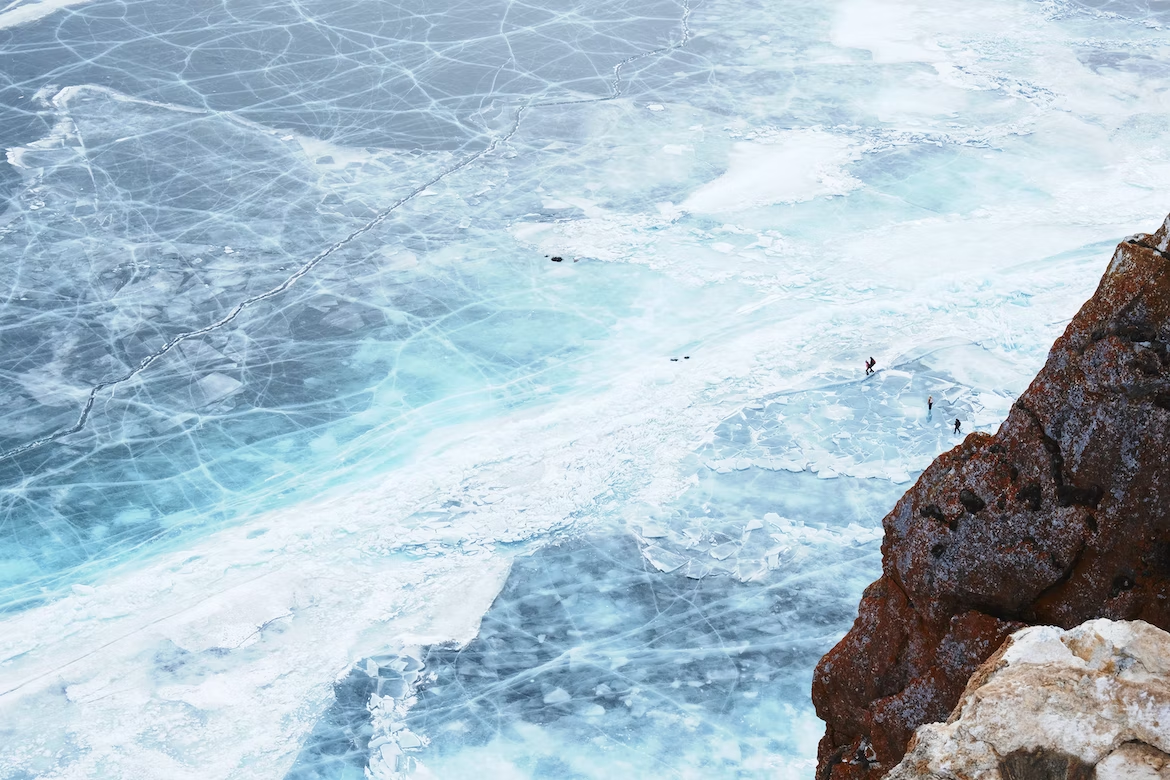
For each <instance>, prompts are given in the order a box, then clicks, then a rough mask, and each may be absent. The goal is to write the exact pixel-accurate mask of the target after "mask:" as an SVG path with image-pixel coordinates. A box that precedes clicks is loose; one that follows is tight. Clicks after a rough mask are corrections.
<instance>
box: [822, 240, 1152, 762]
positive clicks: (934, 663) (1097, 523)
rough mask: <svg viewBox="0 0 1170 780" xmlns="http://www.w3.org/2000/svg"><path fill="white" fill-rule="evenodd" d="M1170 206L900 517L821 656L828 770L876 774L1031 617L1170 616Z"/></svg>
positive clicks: (1062, 622)
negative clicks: (853, 614) (851, 615)
mask: <svg viewBox="0 0 1170 780" xmlns="http://www.w3.org/2000/svg"><path fill="white" fill-rule="evenodd" d="M1168 245H1170V217H1168V218H1167V220H1166V223H1164V224H1163V225H1162V227H1161V228H1160V229H1159V230H1158V232H1157V233H1155V234H1153V235H1140V236H1136V237H1134V238H1132V239H1129V240H1127V241H1126V242H1124V243H1122V244H1121V245H1120V246H1118V248H1117V251H1116V253H1115V254H1114V256H1113V260H1112V262H1111V263H1110V264H1109V268H1108V269H1107V270H1106V271H1105V276H1104V277H1103V278H1102V280H1101V284H1100V286H1099V287H1098V288H1097V292H1096V293H1095V294H1094V295H1093V297H1092V298H1091V299H1090V300H1089V301H1088V302H1087V303H1085V305H1084V306H1082V307H1081V310H1080V311H1079V312H1078V313H1077V315H1076V317H1074V318H1073V320H1072V322H1071V323H1069V326H1068V328H1067V329H1066V330H1065V332H1064V335H1062V336H1061V337H1060V338H1059V339H1057V341H1056V343H1055V344H1054V345H1053V346H1052V351H1051V352H1050V353H1049V355H1048V361H1047V363H1046V364H1045V365H1044V368H1043V369H1042V370H1041V371H1040V373H1039V374H1038V375H1037V377H1036V378H1035V379H1034V380H1033V381H1032V384H1031V386H1029V388H1028V389H1027V391H1025V392H1024V394H1023V395H1022V396H1020V398H1019V400H1017V401H1016V403H1015V405H1014V406H1013V407H1012V410H1011V413H1010V414H1009V415H1008V418H1007V419H1006V420H1005V421H1004V423H1003V425H1002V426H1000V429H999V432H998V433H996V434H995V435H994V436H989V435H987V434H984V433H973V434H971V435H970V436H968V437H967V438H966V440H965V441H964V442H963V443H962V444H960V445H959V446H958V447H956V448H955V449H953V450H951V451H950V452H947V453H944V454H943V455H940V456H939V457H938V458H937V459H936V460H935V461H934V463H932V464H931V465H930V467H929V468H927V469H926V471H924V472H923V474H922V476H921V477H920V478H919V479H918V482H917V483H916V484H915V485H914V487H913V488H911V489H910V491H909V492H907V493H906V495H904V496H903V497H902V498H901V500H900V501H898V504H897V505H896V506H895V507H894V510H893V511H892V512H890V514H889V515H887V516H886V518H885V520H884V521H883V524H884V526H885V540H884V542H883V543H882V572H883V573H882V577H881V579H879V580H878V581H877V582H875V583H874V584H872V585H871V586H870V587H869V588H868V589H867V590H866V592H865V595H864V596H863V598H862V601H861V606H860V614H859V615H858V618H857V621H856V622H855V623H854V625H853V628H852V630H850V632H849V633H848V634H847V635H846V636H845V638H844V639H842V640H841V642H840V643H839V644H838V645H837V646H836V647H835V648H833V649H832V650H831V651H830V652H829V653H828V655H826V656H825V657H824V658H822V659H821V662H820V664H819V665H818V666H817V670H816V673H815V676H814V678H813V690H812V693H813V703H814V704H815V705H816V708H817V714H818V715H820V717H821V718H823V719H824V720H825V722H826V723H827V725H828V728H827V730H826V733H825V737H824V739H822V740H821V744H820V751H819V761H820V765H819V769H818V780H854V779H857V780H860V779H861V778H865V779H866V780H876V778H878V777H881V776H882V775H884V774H885V773H886V772H888V771H890V769H892V768H893V767H894V765H895V764H897V763H898V761H899V760H900V759H901V758H902V755H903V754H904V753H905V751H906V744H907V742H908V741H909V739H910V737H911V735H912V734H913V733H914V729H916V728H917V727H918V726H920V725H921V724H923V723H930V722H934V721H943V720H946V719H947V716H948V714H949V713H950V712H951V710H952V709H953V708H954V706H955V705H956V704H957V703H958V701H959V697H960V695H961V694H962V692H963V689H964V687H965V686H966V684H967V679H968V678H969V677H970V676H971V674H972V673H973V672H974V671H975V670H976V668H978V666H979V665H980V664H981V663H982V662H983V661H985V660H986V659H987V658H988V657H989V656H990V655H991V654H992V653H993V652H994V651H995V650H996V648H997V647H998V646H999V645H1000V644H1001V643H1002V642H1003V640H1004V639H1005V638H1006V637H1007V635H1008V634H1010V633H1012V632H1013V631H1015V630H1016V629H1018V628H1020V627H1022V626H1023V625H1025V624H1035V623H1044V624H1053V625H1057V626H1061V627H1063V628H1072V627H1073V626H1076V625H1078V624H1080V623H1082V622H1084V621H1086V620H1090V619H1092V618H1100V617H1106V618H1111V619H1114V620H1136V619H1140V620H1145V621H1146V622H1148V623H1152V624H1153V625H1155V626H1159V627H1161V628H1164V629H1170V246H1168Z"/></svg>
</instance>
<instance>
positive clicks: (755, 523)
mask: <svg viewBox="0 0 1170 780" xmlns="http://www.w3.org/2000/svg"><path fill="white" fill-rule="evenodd" d="M1168 24H1170V15H1168V14H1167V12H1166V11H1165V10H1164V9H1161V8H1159V7H1158V6H1157V5H1156V4H1146V3H1139V2H1131V1H1130V0H1091V1H1090V0H1086V2H1072V1H1071V0H1057V1H1056V2H1043V3H1041V2H1033V1H1032V0H988V2H985V3H983V4H980V5H971V4H964V3H960V2H958V0H941V2H939V1H938V0H936V1H935V2H929V3H928V2H925V0H908V1H907V2H889V1H887V0H793V1H792V2H789V3H784V4H776V3H771V4H765V3H758V2H748V0H703V1H702V2H698V1H697V0H649V2H645V1H644V2H640V3H636V4H634V3H630V2H626V1H625V0H600V1H595V2H590V3H583V2H574V1H573V0H556V2H544V3H537V4H527V5H524V4H516V3H512V2H510V0H479V1H478V2H474V3H472V2H465V1H464V0H456V1H455V2H451V3H447V4H443V5H436V4H435V3H433V2H427V0H407V1H406V2H404V3H397V4H393V5H387V4H385V3H374V2H372V0H356V1H355V2H352V3H346V4H338V3H331V2H324V1H323V0H309V2H298V3H272V2H267V1H265V2H261V0H230V2H227V3H226V4H225V3H203V2H195V3H162V2H159V1H158V0H87V1H86V2H69V1H67V0H66V1H63V2H57V1H56V0H42V2H21V1H20V0H15V1H14V2H12V3H9V4H7V5H0V59H2V61H3V63H4V65H3V67H2V68H0V142H2V143H0V145H2V146H3V148H4V150H5V160H6V163H3V164H0V198H3V199H4V203H5V205H4V211H3V212H2V214H0V257H2V262H0V294H2V296H3V298H2V300H3V307H2V308H0V399H2V403H0V518H2V521H3V522H2V523H0V777H13V778H27V777H47V778H49V777H51V778H62V779H64V778H90V777H103V778H107V777H108V778H119V777H125V778H180V777H192V778H200V780H205V779H206V778H228V777H249V778H265V777H272V778H279V777H286V776H287V777H292V778H297V779H298V780H302V779H307V778H348V777H354V778H361V777H366V776H367V774H368V776H370V777H375V778H390V777H394V778H403V777H417V778H425V777H439V778H462V777H467V776H470V775H472V774H485V775H490V776H495V777H509V778H539V777H556V778H570V777H572V778H579V777H589V778H592V777H598V778H602V777H615V776H630V777H636V776H656V777H680V778H689V777H708V776H736V777H778V776H779V777H794V778H795V777H808V776H810V774H811V766H812V762H813V759H814V756H815V743H816V739H817V738H818V737H819V732H820V726H819V722H818V721H817V720H816V718H815V715H814V713H813V712H812V708H811V704H810V703H809V700H808V684H809V680H810V677H811V670H812V665H813V664H814V662H815V660H816V658H817V657H818V656H819V655H820V654H821V653H823V652H824V651H825V650H826V649H827V648H828V647H830V646H831V645H832V643H833V642H834V641H835V640H836V639H837V638H838V637H839V636H840V635H841V634H842V633H843V632H844V631H845V630H846V629H847V628H848V626H849V624H850V621H851V620H852V617H853V614H854V610H855V606H856V602H857V599H858V597H859V596H860V593H861V590H862V588H863V587H864V586H865V584H867V583H868V582H869V581H870V580H871V579H872V578H873V577H874V576H875V575H876V573H877V571H878V568H879V564H880V557H879V545H880V539H881V528H880V518H881V516H882V515H883V514H884V512H885V511H886V510H887V509H888V508H889V507H890V506H891V505H892V503H893V502H894V500H896V498H897V496H898V495H899V494H900V493H901V492H902V491H903V490H904V489H905V487H906V484H907V483H908V482H909V481H910V480H912V479H914V478H915V476H916V475H917V474H918V472H919V471H920V470H921V469H922V468H923V467H924V466H925V465H926V464H927V463H929V462H930V460H931V459H932V458H933V457H934V456H935V455H937V454H938V453H939V452H941V451H943V450H945V449H947V448H949V447H951V446H953V445H954V444H955V443H957V441H958V439H957V437H956V436H955V435H954V434H953V433H952V432H951V430H952V422H953V419H954V418H955V417H959V418H961V419H962V421H963V425H964V431H965V432H969V431H971V430H993V429H994V428H995V426H996V425H998V423H999V421H1001V420H1002V419H1003V417H1004V416H1005V415H1006V414H1007V411H1008V409H1009V408H1010V405H1011V403H1012V400H1013V399H1014V398H1015V397H1016V396H1017V395H1018V394H1019V393H1020V392H1021V391H1022V390H1023V389H1024V387H1026V385H1027V383H1028V382H1029V381H1030V378H1031V377H1032V375H1033V374H1034V373H1035V371H1036V370H1037V369H1038V367H1039V366H1040V365H1041V363H1042V362H1043V359H1044V356H1045V353H1046V350H1047V348H1048V345H1049V344H1050V343H1051V341H1052V340H1053V338H1055V336H1056V335H1057V334H1059V332H1060V331H1061V329H1062V328H1063V326H1064V324H1065V323H1066V322H1067V321H1068V319H1069V318H1070V317H1071V316H1072V314H1073V312H1074V311H1075V310H1076V308H1077V307H1078V306H1079V305H1080V303H1081V302H1082V301H1083V300H1084V299H1085V298H1087V297H1088V296H1089V295H1090V294H1091V292H1092V290H1093V288H1094V286H1095V284H1096V281H1097V279H1098V278H1099V275H1100V273H1101V271H1102V270H1103V269H1104V266H1105V263H1106V262H1107V259H1108V256H1109V254H1110V251H1111V248H1112V246H1113V244H1115V243H1116V242H1117V241H1118V240H1120V239H1121V238H1122V237H1124V236H1125V235H1128V234H1130V233H1133V232H1135V231H1136V230H1140V229H1152V228H1153V227H1154V226H1155V225H1157V224H1158V222H1159V221H1160V220H1161V219H1162V217H1163V216H1164V215H1165V212H1166V211H1167V210H1170V205H1168V204H1167V201H1166V198H1165V192H1166V189H1165V186H1164V183H1165V182H1166V181H1167V180H1170V121H1168V119H1170V97H1167V96H1168V95H1170V89H1168V88H1170V38H1168V37H1167V34H1166V26H1167V25H1168ZM552 257H560V258H562V261H561V262H559V263H554V262H551V258H552ZM870 356H873V357H874V358H876V359H877V361H878V369H879V371H878V373H877V375H876V376H873V377H871V378H868V379H866V378H865V377H864V376H863V374H862V363H863V361H864V360H865V358H867V357H870ZM930 395H933V397H934V400H935V408H934V410H933V413H932V414H928V413H927V410H926V404H925V400H926V398H927V396H930Z"/></svg>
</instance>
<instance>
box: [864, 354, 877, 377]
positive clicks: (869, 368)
mask: <svg viewBox="0 0 1170 780" xmlns="http://www.w3.org/2000/svg"><path fill="white" fill-rule="evenodd" d="M876 365H877V361H876V360H874V359H873V358H870V359H869V360H867V361H865V375H866V376H869V375H870V374H872V373H873V367H874V366H876Z"/></svg>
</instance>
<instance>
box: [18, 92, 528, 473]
mask: <svg viewBox="0 0 1170 780" xmlns="http://www.w3.org/2000/svg"><path fill="white" fill-rule="evenodd" d="M524 111H525V109H524V108H523V107H522V108H520V110H519V111H517V112H516V118H515V120H513V122H512V126H511V128H509V130H508V132H507V133H505V134H504V135H503V136H500V137H497V138H493V139H492V141H491V143H489V144H488V145H487V146H485V147H484V148H483V149H481V150H479V151H478V152H476V153H475V154H472V155H470V156H468V157H466V158H464V159H463V160H461V161H460V162H459V163H457V164H455V165H452V166H451V167H450V168H447V169H446V170H444V171H442V172H440V173H439V174H438V175H436V176H435V177H434V178H432V179H430V180H429V181H426V182H424V183H422V184H420V185H419V186H417V187H415V188H414V189H413V190H411V191H410V192H408V193H407V194H406V195H403V196H402V197H401V198H399V199H398V200H396V201H394V202H393V203H392V204H390V205H389V206H387V207H386V208H384V209H382V210H381V211H379V212H378V213H377V214H376V215H375V216H374V218H373V219H371V220H370V221H369V222H367V223H365V224H364V225H362V226H361V227H359V228H357V229H356V230H354V231H353V232H351V233H350V234H349V235H347V236H346V237H345V238H342V239H340V240H338V241H336V242H334V243H333V244H330V245H329V246H328V247H326V248H325V249H323V250H321V251H320V252H318V253H317V254H316V255H314V256H313V257H312V259H310V260H309V261H307V262H306V263H304V264H303V265H301V267H300V268H298V269H297V270H296V271H294V272H293V273H292V274H291V275H290V276H288V277H287V278H286V279H285V280H284V281H283V282H281V283H280V284H278V285H276V286H275V287H272V288H270V289H268V290H266V291H265V292H262V293H258V294H257V295H253V296H252V297H250V298H246V299H244V300H243V301H241V302H239V303H237V304H236V305H235V306H233V307H232V308H231V310H230V311H228V313H227V314H225V315H224V316H222V317H220V318H219V319H218V320H216V321H215V322H213V323H211V324H209V325H205V326H203V327H202V328H198V329H196V330H189V331H185V332H183V333H180V334H178V335H176V336H172V337H171V338H170V339H169V340H168V341H167V342H166V343H164V344H163V345H162V346H161V347H159V348H158V349H157V350H155V351H154V352H152V353H150V354H149V355H147V356H146V357H144V358H142V360H140V361H138V365H136V366H135V367H134V368H132V369H130V370H129V371H127V372H126V373H125V374H122V375H121V376H118V377H114V378H113V379H106V380H104V381H102V382H99V383H97V384H96V385H94V386H93V387H92V388H90V391H89V396H88V397H87V398H86V399H85V405H84V406H83V407H82V409H81V414H80V415H78V418H77V422H75V423H74V424H73V425H71V426H70V427H68V428H62V429H60V430H56V431H54V432H53V433H50V434H49V435H47V436H42V437H41V438H39V439H34V440H33V441H30V442H27V443H26V444H22V445H20V446H19V447H15V448H13V449H11V450H8V451H7V452H3V453H0V461H2V460H6V459H8V458H15V457H17V456H18V455H22V454H24V453H26V452H29V451H30V450H34V449H37V448H38V447H43V446H44V445H46V444H50V443H52V442H54V441H56V440H58V439H60V438H62V437H63V436H69V435H71V434H74V433H78V432H80V431H81V430H82V429H83V428H85V425H86V423H87V422H88V421H89V415H90V412H92V411H93V406H94V403H96V401H97V395H98V393H100V392H101V391H102V390H105V389H107V388H110V387H114V386H116V385H120V384H122V383H123V382H128V381H130V380H131V379H133V378H134V377H136V376H138V375H139V374H141V373H142V372H143V371H145V370H146V369H147V368H149V367H150V366H151V365H152V364H154V363H155V362H157V361H158V360H159V359H160V358H162V357H163V355H166V354H167V353H168V352H170V351H171V350H172V349H174V348H175V347H177V346H178V345H179V344H182V343H183V342H184V341H188V340H190V339H193V338H197V337H199V336H205V335H207V334H208V333H211V332H213V331H216V330H219V329H220V328H222V327H223V326H225V325H227V324H229V323H230V322H232V321H233V320H235V318H236V317H238V316H239V315H240V314H241V313H242V312H243V311H244V310H245V309H248V308H251V307H252V306H255V305H256V304H258V303H261V302H263V301H266V300H268V299H270V298H275V297H276V296H278V295H280V294H281V293H283V292H284V291H285V290H287V289H289V288H290V287H292V286H293V285H294V284H296V283H297V281H298V280H299V279H300V278H301V277H303V276H305V275H306V274H308V273H310V272H311V271H312V270H313V269H314V268H316V267H317V266H318V265H320V264H321V263H322V262H324V261H325V260H326V259H327V258H328V257H329V256H330V255H333V254H335V253H336V252H338V251H339V250H341V249H344V248H345V247H346V246H348V245H350V244H352V243H353V242H354V241H356V240H357V239H359V238H361V237H362V236H364V235H365V234H366V233H369V232H370V231H371V230H373V229H374V228H376V227H378V226H379V225H381V224H382V223H383V222H385V221H386V220H387V219H388V218H389V217H390V215H391V214H393V213H394V212H395V211H397V210H398V209H399V208H401V207H402V206H404V205H405V204H407V203H409V202H410V201H411V200H414V199H415V198H416V197H418V196H419V195H420V194H422V193H423V192H425V191H426V190H428V189H430V188H431V187H433V186H435V185H436V184H438V183H439V182H441V181H442V180H443V179H445V178H447V177H448V176H450V175H451V174H453V173H457V172H458V171H461V170H463V169H464V168H466V167H467V166H469V165H471V164H472V163H474V162H476V161H477V160H479V159H480V158H482V157H484V156H486V155H488V154H490V153H492V152H493V151H495V150H496V149H498V148H499V147H500V145H501V144H504V143H507V142H508V141H509V140H511V138H512V136H514V135H515V134H516V131H517V130H519V129H520V120H521V118H522V117H523V116H524Z"/></svg>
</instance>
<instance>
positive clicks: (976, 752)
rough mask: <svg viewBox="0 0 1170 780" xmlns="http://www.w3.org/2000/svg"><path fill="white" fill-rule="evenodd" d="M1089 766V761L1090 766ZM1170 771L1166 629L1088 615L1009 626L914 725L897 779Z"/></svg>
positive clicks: (1108, 778)
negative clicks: (944, 712)
mask: <svg viewBox="0 0 1170 780" xmlns="http://www.w3.org/2000/svg"><path fill="white" fill-rule="evenodd" d="M1094 768H1095V770H1094ZM1094 771H1095V774H1096V777H1097V778H1100V780H1120V779H1121V778H1127V779H1128V778H1132V779H1133V780H1137V779H1138V778H1143V779H1145V778H1148V780H1166V779H1167V778H1170V634H1167V633H1166V632H1165V631H1162V630H1161V629H1159V628H1156V627H1154V626H1151V625H1150V624H1149V623H1146V622H1144V621H1141V620H1135V621H1111V620H1107V619H1098V620H1090V621H1088V622H1086V623H1082V624H1081V625H1080V626H1078V627H1076V628H1073V629H1070V630H1068V631H1062V630H1060V629H1059V628H1055V627H1053V626H1033V627H1031V628H1025V629H1023V630H1022V631H1018V632H1016V633H1015V634H1013V635H1012V636H1011V637H1010V638H1009V639H1008V640H1007V642H1005V643H1004V645H1003V647H1002V648H1001V649H1000V650H999V651H998V652H997V653H996V654H995V655H993V656H992V657H991V658H990V659H988V661H987V662H986V663H985V664H984V665H983V666H982V667H980V669H979V670H978V671H977V672H976V673H975V675H974V676H973V677H972V678H971V681H970V683H969V684H968V686H967V690H966V691H965V692H964V693H963V696H962V699H961V700H960V702H959V705H958V707H956V708H955V711H954V712H953V713H952V714H951V717H950V720H949V721H947V722H946V723H930V724H927V725H924V726H921V727H920V728H919V729H918V732H917V734H916V735H915V737H914V738H913V740H912V741H911V743H910V750H909V752H908V753H907V754H906V757H905V758H904V759H902V762H901V763H900V764H898V765H897V766H896V767H894V769H893V770H892V771H891V772H890V774H889V777H890V778H892V779H895V780H911V778H921V777H945V778H975V777H979V778H984V779H985V780H996V779H997V778H1005V779H1006V778H1013V777H1021V776H1043V777H1066V776H1067V777H1090V776H1092V775H1093V773H1094Z"/></svg>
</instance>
